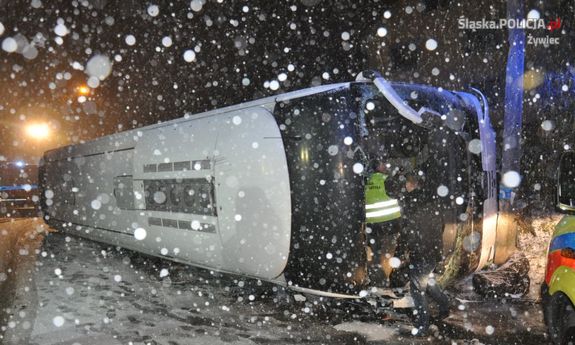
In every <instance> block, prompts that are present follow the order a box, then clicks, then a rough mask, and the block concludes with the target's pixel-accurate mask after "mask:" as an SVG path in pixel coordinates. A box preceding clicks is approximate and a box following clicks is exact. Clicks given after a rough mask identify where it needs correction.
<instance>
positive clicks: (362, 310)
mask: <svg viewBox="0 0 575 345" xmlns="http://www.w3.org/2000/svg"><path fill="white" fill-rule="evenodd" d="M22 222H24V223H22ZM543 222H544V221H543ZM547 223H548V221H547ZM542 224H543V223H542ZM545 224H546V223H545ZM23 227H24V228H28V230H29V231H28V232H29V233H31V234H34V233H36V234H37V233H38V232H41V231H43V230H45V227H42V224H41V222H40V221H31V220H25V221H17V222H13V223H0V231H1V230H2V229H4V230H5V231H6V233H10V232H11V231H13V230H18V231H19V232H20V233H22V234H23V233H26V232H24V231H22V228H23ZM541 231H545V230H544V229H543V228H542V230H541ZM36 237H38V236H36ZM26 238H31V237H30V236H29V235H27V237H26ZM522 241H526V242H529V241H527V240H525V239H523V238H522ZM531 242H535V241H531ZM541 242H542V243H543V239H541ZM522 245H525V246H527V244H526V243H523V242H522ZM545 245H546V244H543V246H545ZM18 246H19V247H22V246H27V248H28V249H27V250H28V251H29V252H28V253H27V254H26V252H25V251H24V252H20V253H22V254H26V255H23V256H24V257H26V258H28V259H27V260H28V262H29V263H28V264H22V265H20V266H18V265H16V266H15V267H14V276H17V277H18V279H17V281H16V282H15V285H17V286H16V287H15V288H14V290H15V294H14V296H15V297H13V301H12V305H11V306H8V308H9V309H8V310H7V313H6V314H7V315H8V316H9V320H8V322H7V323H6V324H2V327H3V328H2V329H3V330H5V334H4V343H6V344H26V343H30V344H38V345H40V344H41V345H52V344H62V345H64V344H66V345H76V344H81V345H90V344H165V345H177V344H180V345H181V344H264V343H265V344H269V343H275V344H299V343H306V344H381V343H385V344H413V343H416V344H420V343H421V344H423V343H429V342H431V343H438V344H442V343H447V344H453V343H457V344H479V343H485V344H541V343H545V342H546V339H545V336H544V331H545V329H544V326H543V324H542V317H541V313H540V308H539V305H537V304H534V303H532V302H531V301H529V299H520V300H504V301H501V300H481V299H479V298H475V297H472V298H470V297H469V296H473V295H472V294H469V293H467V294H462V295H461V296H460V295H455V294H454V293H452V297H453V300H454V311H453V313H452V316H450V317H449V318H448V319H447V320H446V321H445V322H439V323H438V324H437V325H436V326H434V327H433V329H432V332H431V335H430V336H429V337H428V338H413V337H410V336H405V335H404V332H403V331H404V330H405V329H409V322H408V321H407V316H406V315H405V313H401V312H395V311H391V310H388V311H386V312H384V313H375V312H374V311H373V309H372V308H369V307H367V306H366V305H365V304H361V303H355V302H345V303H341V302H340V301H336V300H327V301H325V300H320V299H317V298H310V296H308V297H307V299H306V298H305V297H304V296H301V295H297V294H295V293H292V292H285V291H282V290H278V288H277V287H274V286H272V285H269V284H264V283H260V284H258V283H257V282H255V281H251V280H246V279H244V278H241V277H234V276H229V275H220V274H217V273H214V272H209V271H207V270H202V269H197V268H192V267H189V266H185V265H180V264H174V263H172V262H169V261H166V260H160V259H156V258H150V257H145V256H142V255H140V254H137V253H134V252H131V251H127V250H123V249H119V248H115V247H110V246H106V245H103V244H99V243H96V242H92V241H89V240H84V239H81V238H77V237H72V236H68V235H66V234H62V233H57V232H52V233H50V234H48V235H47V236H46V238H45V240H44V243H43V245H42V247H39V246H38V249H37V250H35V248H33V247H31V245H30V244H24V243H20V244H18ZM525 248H526V249H528V248H527V247H525ZM0 249H2V248H0ZM529 250H533V253H529V255H533V257H530V259H533V260H532V262H536V260H535V259H536V258H537V259H538V260H539V256H541V255H543V256H544V255H545V253H544V251H545V250H544V249H543V253H542V254H541V252H540V250H541V249H540V248H539V247H537V248H535V247H533V248H532V247H529ZM34 259H35V260H36V261H35V264H34ZM541 260H544V259H541ZM25 261H26V260H24V261H22V262H25ZM542 262H544V261H542ZM30 263H32V264H30ZM535 267H537V268H538V266H537V265H535ZM538 272H539V271H537V273H536V274H540V273H538ZM534 277H535V276H534ZM532 279H533V280H536V279H535V278H532ZM8 280H9V279H8ZM462 296H466V297H462ZM3 297H6V295H3ZM2 307H3V308H6V306H2Z"/></svg>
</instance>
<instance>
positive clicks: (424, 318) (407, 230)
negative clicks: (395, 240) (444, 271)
mask: <svg viewBox="0 0 575 345" xmlns="http://www.w3.org/2000/svg"><path fill="white" fill-rule="evenodd" d="M428 186H429V184H428V183H427V181H425V179H424V177H423V174H421V175H419V174H413V173H410V174H406V175H405V176H397V177H396V178H393V179H390V180H388V181H387V183H386V187H387V190H389V195H391V196H392V197H396V198H398V199H399V204H400V206H401V209H402V223H401V226H402V229H401V232H400V240H399V241H400V242H401V244H402V245H403V246H404V247H405V250H406V251H407V253H408V256H409V260H408V261H409V262H408V267H409V269H408V276H409V286H410V293H411V296H412V298H413V301H414V303H415V312H414V324H415V326H416V327H417V329H418V334H420V335H423V334H425V333H426V331H427V329H428V328H429V324H430V310H429V298H428V297H431V299H432V300H433V301H434V302H436V303H437V304H438V307H439V315H438V317H439V318H440V319H443V318H446V317H447V316H449V298H448V297H447V296H446V295H445V294H444V293H443V291H442V290H441V287H440V286H439V285H438V284H437V283H436V282H435V280H434V279H433V278H432V276H431V274H432V273H433V271H434V270H435V267H436V266H437V264H438V263H439V262H440V261H441V259H442V253H441V251H442V245H443V244H442V232H443V217H442V214H443V211H442V207H441V204H439V203H437V201H436V200H435V199H434V197H433V195H434V194H435V192H433V191H431V190H429V188H428Z"/></svg>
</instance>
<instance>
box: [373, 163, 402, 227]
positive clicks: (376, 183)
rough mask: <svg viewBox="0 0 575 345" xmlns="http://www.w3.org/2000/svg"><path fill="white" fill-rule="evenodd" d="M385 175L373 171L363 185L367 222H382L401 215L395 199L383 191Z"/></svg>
mask: <svg viewBox="0 0 575 345" xmlns="http://www.w3.org/2000/svg"><path fill="white" fill-rule="evenodd" d="M386 179H387V175H384V174H382V173H373V174H372V175H371V176H370V177H369V179H368V180H367V184H366V186H365V220H366V222H367V223H372V224H373V223H383V222H388V221H390V220H393V219H397V218H399V217H401V208H400V207H399V203H398V202H397V199H392V198H390V197H389V195H387V192H386V191H385V180H386Z"/></svg>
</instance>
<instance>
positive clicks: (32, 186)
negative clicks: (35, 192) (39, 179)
mask: <svg viewBox="0 0 575 345" xmlns="http://www.w3.org/2000/svg"><path fill="white" fill-rule="evenodd" d="M37 188H38V185H35V184H27V185H26V184H23V185H19V186H0V191H3V190H26V189H30V190H31V189H37Z"/></svg>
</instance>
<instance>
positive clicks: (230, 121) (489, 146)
mask: <svg viewBox="0 0 575 345" xmlns="http://www.w3.org/2000/svg"><path fill="white" fill-rule="evenodd" d="M494 138H495V135H494V132H493V130H492V128H491V125H490V121H489V117H488V111H487V103H486V101H485V99H484V98H483V97H482V96H481V95H480V94H479V93H473V94H470V93H462V92H450V91H446V90H441V89H438V88H434V87H429V86H421V85H412V84H401V83H389V82H387V81H386V80H384V79H383V78H381V77H375V78H373V79H372V80H363V81H358V82H350V83H341V84H334V85H325V86H319V87H314V88H310V89H305V90H300V91H295V92H290V93H285V94H281V95H277V96H273V97H268V98H264V99H261V100H256V101H253V102H248V103H244V104H240V105H236V106H231V107H227V108H222V109H218V110H213V111H208V112H205V113H202V114H198V115H194V116H186V117H184V118H181V119H176V120H173V121H169V122H164V123H160V124H156V125H151V126H148V127H144V128H139V129H134V130H130V131H126V132H122V133H117V134H113V135H109V136H105V137H101V138H99V139H96V140H93V141H90V142H87V143H83V144H78V145H72V146H67V147H62V148H59V149H56V150H52V151H48V152H46V153H45V154H44V157H43V159H42V163H41V171H40V184H41V187H40V188H41V190H42V209H43V212H44V218H45V221H46V222H47V223H48V224H49V225H50V226H52V227H54V228H57V229H59V230H61V231H64V232H66V233H69V234H74V235H77V236H82V237H86V238H89V239H92V240H96V241H100V242H104V243H108V244H111V245H115V246H121V247H125V248H128V249H131V250H135V251H139V252H143V253H146V254H149V255H154V256H158V257H162V258H166V259H168V260H173V261H177V262H182V263H185V264H189V265H193V266H198V267H204V268H209V269H212V270H216V271H220V272H225V273H230V274H236V275H243V276H247V277H253V278H256V279H262V280H266V281H270V282H273V283H277V284H280V285H283V286H286V287H289V288H292V289H294V290H298V291H302V292H305V293H310V294H318V295H322V296H331V297H338V298H363V297H366V296H374V295H375V296H381V294H382V292H381V290H382V289H379V287H380V286H379V285H380V283H381V282H378V281H377V279H369V277H367V273H366V272H367V267H368V265H369V262H368V255H367V250H366V248H367V246H366V236H365V231H366V222H365V201H364V189H365V183H366V176H367V173H368V169H367V167H368V166H369V162H370V160H371V159H373V157H375V156H376V155H377V154H379V153H381V150H385V151H386V156H387V157H389V159H390V160H393V161H394V162H396V164H397V166H398V167H400V168H402V169H410V168H412V167H415V166H418V165H419V164H420V163H421V162H427V165H428V166H429V165H430V164H431V165H434V164H435V167H436V168H437V170H440V171H444V172H445V173H443V174H436V179H437V180H436V181H433V183H435V184H437V185H438V186H439V185H441V186H443V187H445V189H442V190H443V191H445V193H441V195H440V197H441V198H444V200H447V203H448V204H449V205H451V206H450V209H449V216H448V217H445V222H444V224H443V227H444V231H443V232H444V235H443V257H444V261H443V267H441V268H439V269H438V272H437V273H438V274H442V275H443V277H444V279H443V280H444V281H447V280H448V279H449V278H450V277H453V276H455V275H457V274H460V273H461V272H462V271H472V270H474V269H476V268H478V267H482V266H484V265H485V263H487V262H489V261H490V260H491V259H492V258H493V256H494V254H495V250H496V248H495V232H496V229H495V226H496V221H495V217H496V213H497V202H496V195H497V193H496V181H495V139H494ZM432 140H435V141H437V140H440V141H441V142H442V145H440V146H441V149H440V150H437V149H432V147H436V146H438V145H435V143H433V142H432ZM419 254H421V255H424V253H419ZM415 255H417V253H416V254H415Z"/></svg>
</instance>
